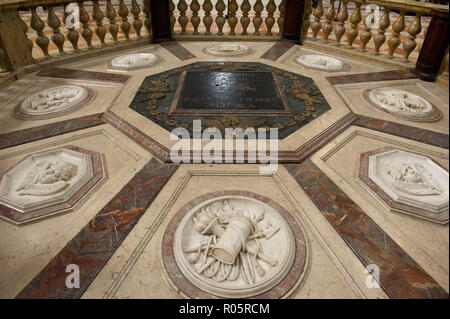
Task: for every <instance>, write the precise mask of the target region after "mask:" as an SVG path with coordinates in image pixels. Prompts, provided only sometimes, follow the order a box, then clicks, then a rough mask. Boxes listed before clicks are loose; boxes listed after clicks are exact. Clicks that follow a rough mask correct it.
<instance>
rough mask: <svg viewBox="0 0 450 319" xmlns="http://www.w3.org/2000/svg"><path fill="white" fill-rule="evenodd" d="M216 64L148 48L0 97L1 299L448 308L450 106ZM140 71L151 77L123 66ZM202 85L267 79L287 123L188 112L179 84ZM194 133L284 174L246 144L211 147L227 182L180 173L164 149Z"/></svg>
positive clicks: (388, 75) (374, 69) (375, 88)
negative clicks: (266, 153)
mask: <svg viewBox="0 0 450 319" xmlns="http://www.w3.org/2000/svg"><path fill="white" fill-rule="evenodd" d="M220 44H221V43H216V42H184V41H183V42H163V43H161V44H155V45H147V46H142V47H139V48H137V49H132V50H129V51H122V52H120V53H119V52H117V53H113V54H110V55H103V56H100V57H96V58H91V59H87V60H83V61H78V62H72V63H69V64H65V65H61V66H59V67H57V68H50V69H46V70H43V71H40V72H36V73H30V74H28V75H26V76H24V77H22V78H20V79H18V80H17V81H14V82H12V83H11V84H9V85H8V86H7V87H5V88H2V89H0V119H1V121H0V178H1V179H0V298H168V299H170V298H217V297H227V298H229V297H238V298H245V297H257V298H294V299H305V298H338V299H358V298H360V299H363V298H370V299H376V298H380V299H386V298H418V299H423V298H448V292H449V228H448V212H449V210H448V201H449V198H448V197H449V195H448V194H449V188H448V167H449V151H448V148H449V124H448V123H449V97H448V88H446V87H442V86H440V85H438V84H435V83H429V82H424V81H421V80H420V79H418V78H416V77H415V76H414V75H412V74H411V73H409V72H406V71H402V70H394V69H390V68H388V67H386V66H385V65H378V64H375V63H369V62H367V61H358V60H354V59H351V58H348V57H345V56H330V55H328V58H330V57H331V58H334V59H335V60H337V62H336V61H335V60H327V61H331V62H330V63H322V65H323V64H325V65H330V64H331V65H333V66H334V67H335V69H333V70H323V69H317V68H314V66H313V64H314V63H313V62H314V61H315V60H310V62H311V61H312V62H311V63H312V64H311V65H309V64H308V63H309V62H307V63H306V62H305V63H301V61H300V62H299V57H302V56H307V55H317V54H321V53H320V52H316V51H314V50H313V49H311V48H308V47H303V46H298V45H293V44H292V43H287V42H253V43H252V42H239V44H240V45H242V46H243V47H241V48H239V50H241V51H239V52H238V53H239V54H236V55H233V54H231V53H230V52H228V54H221V53H220V52H219V53H217V52H216V51H214V50H216V49H217V48H218V47H220ZM211 48H213V49H211ZM245 48H246V49H245ZM211 50H212V51H211ZM219 51H220V50H219ZM225 51H226V50H225ZM136 53H139V54H141V56H145V57H146V59H147V60H146V61H144V62H143V63H144V64H143V65H138V64H139V63H137V64H136V65H135V66H132V64H133V63H135V62H129V61H128V62H126V63H125V64H124V65H121V64H120V62H121V61H123V59H122V58H121V57H122V56H123V55H125V54H136ZM215 53H217V54H215ZM322 61H323V60H322ZM138 62H139V61H138ZM146 63H147V64H146ZM319 64H320V63H319ZM200 71H203V72H206V73H208V72H213V73H214V74H222V75H223V74H225V75H226V74H231V73H233V72H241V73H242V74H244V73H245V74H246V76H249V77H251V76H253V75H254V74H256V73H267V74H269V75H270V74H272V75H273V79H272V78H271V77H272V75H270V79H269V80H264V81H263V82H264V83H263V84H264V85H267V83H269V82H270V83H272V82H271V81H274V82H273V83H272V84H271V85H272V86H271V88H270V89H271V90H274V91H273V92H279V93H277V94H279V100H277V103H279V105H278V104H277V105H278V106H277V107H272V106H271V105H267V106H264V104H263V102H264V101H262V100H261V101H260V103H261V104H258V105H256V107H255V106H250V105H249V104H246V105H244V106H236V108H235V109H232V108H231V109H228V107H226V108H225V109H223V111H221V110H219V111H217V110H215V111H214V112H212V113H210V112H209V111H207V110H204V109H203V108H202V109H201V110H198V109H195V107H193V108H191V109H189V107H186V106H183V105H182V104H180V102H178V104H177V102H176V101H188V102H192V100H190V99H192V98H193V99H194V102H195V101H197V100H195V98H196V96H193V97H191V96H189V95H186V92H185V91H183V87H184V86H185V85H186V82H183V79H185V77H186V78H187V79H188V78H189V72H200ZM258 76H259V75H258ZM216 79H217V78H216ZM224 81H225V82H223V83H222V84H217V86H219V85H224V86H225V87H228V86H229V85H231V83H234V82H233V81H234V80H230V79H228V80H227V79H225V80H224ZM236 81H237V80H236ZM240 81H241V82H242V81H244V82H245V81H246V80H242V79H241V80H240ZM254 81H255V82H254V86H255V87H256V89H254V90H256V92H257V93H256V94H257V95H256V96H255V95H252V96H251V97H252V98H258V97H259V98H260V95H261V92H263V91H261V90H264V89H266V87H265V86H261V88H258V85H260V84H261V81H262V80H259V78H257V79H256V80H254ZM241 82H240V83H241ZM195 83H196V82H195ZM199 83H200V82H199ZM248 83H250V82H248ZM251 83H253V82H251ZM241 84H242V83H241ZM244 84H245V83H244ZM190 85H191V86H189V87H191V88H192V87H193V86H192V83H190ZM252 85H253V84H252ZM55 87H58V88H61V89H58V90H56V91H55V89H54V88H55ZM234 88H235V89H238V88H239V85H236V86H235V87H234ZM52 90H53V91H52ZM191 90H192V89H191ZM246 90H247V91H248V90H250V91H251V90H253V89H252V88H248V87H247V88H246ZM258 90H259V91H258ZM277 90H278V91H277ZM383 90H384V91H383ZM217 92H221V91H220V90H219V91H217ZM258 92H259V93H258ZM188 93H189V92H188ZM202 94H203V93H202ZM215 94H218V93H215ZM258 94H259V95H258ZM202 97H203V98H204V99H205V100H208V98H214V94H213V95H212V97H211V95H205V96H200V98H202ZM174 101H175V102H174ZM202 101H203V100H202ZM271 101H272V100H271ZM266 102H267V101H266ZM268 103H269V104H270V103H271V102H268ZM55 105H56V107H54V106H55ZM195 119H201V120H202V123H207V124H206V125H204V126H206V127H208V126H209V127H211V126H216V127H217V126H219V128H220V127H221V126H222V127H223V128H225V127H232V128H236V127H243V128H244V129H245V128H247V127H255V128H264V129H265V130H267V131H268V130H269V129H270V128H277V129H278V130H279V132H280V133H279V135H278V138H277V139H276V142H277V143H276V145H277V147H278V154H277V159H278V164H277V165H276V168H275V169H274V170H271V171H269V172H265V173H262V172H261V167H262V166H264V165H267V163H264V162H262V161H259V162H258V160H257V161H256V162H255V161H253V162H252V161H251V160H250V157H249V156H250V154H251V151H252V150H253V149H252V147H253V146H252V143H251V140H250V139H248V140H246V141H245V143H244V146H243V147H244V148H243V153H244V155H245V156H244V158H243V162H238V161H237V157H238V153H236V152H234V151H233V147H232V146H233V145H232V146H231V148H230V145H228V144H226V143H225V140H219V142H220V145H221V146H223V151H221V152H220V153H219V158H220V159H224V158H225V157H226V154H228V153H231V159H232V161H231V163H229V162H226V161H225V160H223V161H222V163H221V164H220V163H218V162H217V161H215V162H212V163H210V162H205V161H204V160H203V161H202V160H201V159H200V160H199V161H197V162H196V156H197V155H198V154H196V153H195V151H193V150H191V151H190V152H188V155H187V158H185V159H186V162H182V163H180V164H175V163H173V161H172V160H171V158H172V157H171V150H173V149H174V147H175V146H176V145H177V143H178V140H177V139H174V138H173V136H172V138H171V134H170V131H171V130H172V129H174V128H176V127H180V126H181V128H184V129H186V131H187V132H189V133H192V134H194V133H195V132H196V130H195V127H193V126H191V124H190V122H191V121H192V120H195ZM203 121H205V122H203ZM191 142H192V143H195V140H194V139H193V140H191ZM236 143H237V142H236ZM270 143H271V140H269V141H267V146H271V145H272V144H270ZM206 144H208V143H207V142H206V141H200V145H201V146H203V147H204V146H205V145H206ZM232 144H233V143H232ZM258 147H259V146H258ZM233 152H234V153H233ZM187 162H189V163H187ZM211 214H212V215H213V217H211ZM230 216H231V217H230ZM208 218H210V219H208ZM205 220H206V221H205ZM202 223H203V224H202ZM214 223H216V224H214ZM202 225H203V226H202ZM214 225H215V227H219V228H220V229H217V228H216V229H215V231H212V230H211V229H212V226H214ZM233 225H234V226H233ZM200 226H202V227H203V228H201V227H200ZM210 226H211V227H210ZM200 228H201V230H200ZM236 229H238V231H237V230H236ZM233 230H234V231H236V232H238V233H236V234H234V237H233V235H231V233H232V231H233ZM246 231H247V232H246ZM242 234H244V235H242ZM226 235H229V237H227V236H226ZM239 236H244V237H245V238H244V239H242V237H239ZM224 238H227V240H228V241H226V240H225V239H224ZM239 238H241V239H239ZM222 239H223V240H222ZM233 240H235V243H234V244H235V245H237V246H235V248H236V247H238V248H237V249H238V250H237V251H236V252H234V253H232V254H231V255H233V254H234V255H233V258H232V259H231V261H230V262H228V261H227V259H226V258H225V255H224V254H225V253H223V254H222V255H221V254H220V253H219V252H220V249H219V248H220V247H222V246H224V248H223V250H222V252H227V253H228V252H229V249H231V248H230V245H232V244H233V243H232V241H233ZM234 244H233V245H234ZM227 245H229V246H227ZM225 246H226V247H225ZM192 247H193V248H192ZM210 248H211V249H210ZM227 249H228V250H227ZM231 250H232V249H231ZM226 256H228V255H226Z"/></svg>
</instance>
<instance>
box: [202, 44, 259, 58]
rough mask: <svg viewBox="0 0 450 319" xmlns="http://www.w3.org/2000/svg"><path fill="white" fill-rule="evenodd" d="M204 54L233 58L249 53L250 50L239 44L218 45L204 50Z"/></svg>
mask: <svg viewBox="0 0 450 319" xmlns="http://www.w3.org/2000/svg"><path fill="white" fill-rule="evenodd" d="M204 51H205V53H207V54H211V55H222V56H233V55H241V54H246V53H248V52H250V48H249V47H248V46H246V45H243V44H239V43H220V44H216V45H213V46H210V47H207V48H205V49H204Z"/></svg>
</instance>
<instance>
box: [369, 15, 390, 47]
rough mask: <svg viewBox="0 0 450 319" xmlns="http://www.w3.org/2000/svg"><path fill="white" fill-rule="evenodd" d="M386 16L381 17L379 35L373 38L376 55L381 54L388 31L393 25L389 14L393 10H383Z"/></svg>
mask: <svg viewBox="0 0 450 319" xmlns="http://www.w3.org/2000/svg"><path fill="white" fill-rule="evenodd" d="M383 9H384V14H383V16H382V17H381V20H380V26H379V28H378V34H375V35H374V37H373V42H374V43H375V53H374V54H375V55H379V54H380V48H381V46H382V45H383V43H384V42H385V41H386V35H385V33H386V29H387V28H388V27H389V25H390V24H391V20H390V19H389V13H390V11H391V9H389V8H383Z"/></svg>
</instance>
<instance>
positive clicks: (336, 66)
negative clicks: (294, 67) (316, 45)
mask: <svg viewBox="0 0 450 319" xmlns="http://www.w3.org/2000/svg"><path fill="white" fill-rule="evenodd" d="M295 61H296V62H297V63H299V64H301V65H302V66H304V67H307V68H312V69H317V70H322V71H328V72H337V71H348V70H349V66H348V64H346V63H344V62H343V61H341V60H339V59H336V58H333V57H330V56H326V55H320V54H305V55H301V56H299V57H297V58H295Z"/></svg>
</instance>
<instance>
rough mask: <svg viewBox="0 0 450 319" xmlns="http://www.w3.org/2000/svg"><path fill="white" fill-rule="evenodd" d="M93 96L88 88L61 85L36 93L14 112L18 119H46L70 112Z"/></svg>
mask: <svg viewBox="0 0 450 319" xmlns="http://www.w3.org/2000/svg"><path fill="white" fill-rule="evenodd" d="M92 96H93V91H92V90H91V89H89V88H86V87H82V86H78V85H61V86H57V87H53V88H50V89H46V90H43V91H40V92H37V93H35V94H33V95H31V96H30V97H28V98H27V99H25V100H24V101H23V102H21V103H20V104H19V105H18V106H17V107H16V110H15V115H16V116H17V117H19V118H30V119H32V118H37V119H41V118H48V117H53V116H56V115H58V114H60V113H65V112H68V111H71V110H73V109H75V108H77V107H80V106H81V105H83V104H85V103H87V102H88V101H89V100H90V99H91V98H92Z"/></svg>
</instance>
